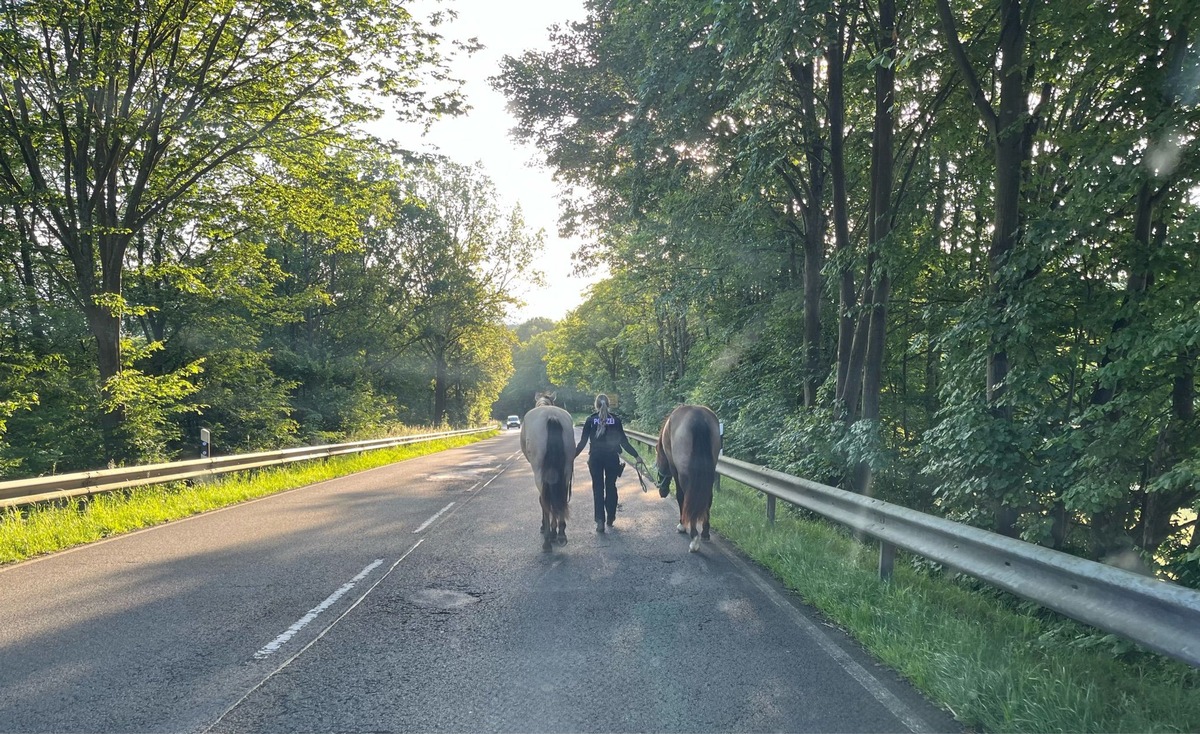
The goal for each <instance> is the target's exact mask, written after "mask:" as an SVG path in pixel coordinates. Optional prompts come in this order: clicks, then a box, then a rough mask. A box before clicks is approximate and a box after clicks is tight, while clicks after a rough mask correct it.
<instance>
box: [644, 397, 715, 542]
mask: <svg viewBox="0 0 1200 734" xmlns="http://www.w3.org/2000/svg"><path fill="white" fill-rule="evenodd" d="M720 453H721V425H720V423H719V422H718V421H717V415H716V413H713V412H712V411H711V410H709V409H708V408H706V407H704V406H703V405H681V406H679V407H678V408H676V409H675V410H673V411H671V415H669V416H667V420H666V422H665V423H663V427H662V430H661V431H659V434H658V445H657V446H656V447H655V449H654V463H655V466H656V467H657V468H658V473H659V475H660V476H668V475H669V477H670V478H671V479H673V480H675V498H676V500H678V502H679V526H678V528H677V529H678V530H679V532H681V533H688V534H690V535H691V537H692V542H691V543H690V544H689V545H688V550H689V551H691V552H693V553H695V552H696V551H697V550H699V549H700V539H701V538H703V539H704V540H708V538H709V535H708V515H709V511H710V510H711V509H712V499H713V483H714V482H715V481H716V479H717V457H718V456H719V455H720ZM664 496H666V495H665V490H664ZM698 527H699V528H700V534H699V537H697V532H696V530H697V528H698Z"/></svg>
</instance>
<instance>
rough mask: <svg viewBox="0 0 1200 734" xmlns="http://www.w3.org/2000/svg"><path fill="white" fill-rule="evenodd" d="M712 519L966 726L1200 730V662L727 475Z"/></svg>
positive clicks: (1021, 729)
mask: <svg viewBox="0 0 1200 734" xmlns="http://www.w3.org/2000/svg"><path fill="white" fill-rule="evenodd" d="M712 514H713V527H714V528H715V529H717V530H718V531H719V532H720V533H721V535H722V536H724V537H725V538H727V539H728V540H730V541H731V542H733V543H734V544H735V545H736V546H737V547H738V548H740V549H741V550H742V552H743V553H745V554H746V555H748V556H749V557H751V558H753V559H754V560H755V561H757V562H758V563H759V564H761V565H762V566H764V567H766V568H768V569H770V570H771V572H773V573H774V574H775V575H776V577H778V578H779V579H780V580H781V582H782V583H784V584H785V585H786V586H787V587H788V588H789V589H791V590H792V591H794V592H796V593H797V594H799V595H800V597H801V598H803V600H804V601H805V602H806V603H808V604H810V605H812V606H814V607H816V608H817V609H819V610H821V612H822V613H824V614H825V615H826V616H827V617H828V618H829V619H830V620H831V621H832V622H834V623H836V624H837V625H839V626H841V627H842V628H843V629H845V630H846V631H847V632H849V633H850V634H851V635H852V636H853V637H855V638H856V639H857V640H858V641H859V642H860V643H861V644H862V645H863V646H864V647H865V648H866V649H868V650H869V651H870V652H871V653H872V654H873V655H875V656H876V657H877V658H878V659H879V660H881V661H883V662H884V663H886V664H887V665H888V666H890V667H892V668H893V669H894V670H896V671H897V672H899V673H900V674H901V675H903V676H904V677H905V678H907V679H908V680H909V681H910V682H911V683H912V684H913V685H914V686H916V687H917V688H918V689H919V690H921V691H922V692H924V693H925V694H926V696H928V697H929V698H930V699H931V700H933V701H935V702H938V703H940V704H942V705H943V706H945V707H946V708H947V709H949V710H950V711H951V712H952V713H953V714H954V716H955V717H956V718H957V719H958V720H959V721H960V722H962V723H963V725H964V726H966V727H968V728H972V729H980V730H984V731H988V732H1197V731H1200V670H1197V669H1194V668H1191V667H1189V666H1187V665H1185V664H1183V663H1177V662H1175V661H1173V660H1170V659H1168V658H1165V657H1163V656H1160V655H1156V654H1153V653H1150V652H1145V651H1142V650H1139V649H1136V648H1135V647H1134V646H1132V645H1130V644H1128V643H1126V642H1124V641H1121V640H1119V639H1117V638H1115V637H1113V636H1107V635H1103V634H1100V633H1097V632H1096V631H1095V630H1092V629H1091V628H1087V627H1085V626H1083V625H1079V624H1077V623H1075V622H1073V621H1071V620H1069V619H1066V618H1064V617H1062V616H1060V615H1057V614H1054V613H1053V612H1049V611H1047V610H1044V609H1042V608H1040V607H1037V606H1035V605H1033V604H1028V603H1025V602H1022V601H1020V600H1017V599H1016V598H1015V597H1012V596H1010V595H1008V594H1006V593H1003V592H998V591H995V590H991V589H989V588H987V587H983V586H982V585H981V584H978V583H976V582H973V581H971V580H964V579H959V578H956V577H953V576H950V575H945V574H939V573H929V572H927V571H925V570H921V569H918V568H914V567H913V564H911V563H904V560H906V559H905V558H904V557H903V556H899V557H898V558H897V563H896V570H895V574H894V576H893V579H892V581H891V582H889V583H883V582H881V581H880V580H879V577H878V567H877V564H878V550H877V546H875V545H873V544H872V545H866V544H863V543H861V542H859V541H857V540H855V539H854V538H853V537H851V535H850V534H849V533H848V532H846V531H845V530H844V529H841V528H838V527H834V526H831V525H830V524H827V523H824V522H820V521H815V520H807V519H805V518H804V517H803V516H802V513H798V512H794V511H792V510H791V509H790V508H788V510H785V509H784V506H783V505H781V506H780V508H779V511H778V513H777V518H776V522H775V524H774V525H771V524H770V523H769V522H768V521H767V519H766V502H765V498H764V497H763V495H761V494H760V493H758V492H755V491H753V490H751V489H749V488H746V487H744V486H741V485H739V484H737V483H736V482H733V481H731V480H729V479H728V478H727V477H723V478H722V479H721V489H720V491H718V493H717V496H716V500H715V503H714V507H713V513H712Z"/></svg>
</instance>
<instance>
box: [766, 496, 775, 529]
mask: <svg viewBox="0 0 1200 734" xmlns="http://www.w3.org/2000/svg"><path fill="white" fill-rule="evenodd" d="M767 519H768V520H770V521H771V524H772V525H774V524H775V495H773V494H769V495H767Z"/></svg>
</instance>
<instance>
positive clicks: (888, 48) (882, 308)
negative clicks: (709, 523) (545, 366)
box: [854, 0, 896, 494]
mask: <svg viewBox="0 0 1200 734" xmlns="http://www.w3.org/2000/svg"><path fill="white" fill-rule="evenodd" d="M895 33H896V5H895V2H894V0H881V2H880V3H879V37H878V39H877V41H876V43H877V46H876V48H877V50H878V51H879V52H880V53H882V54H883V56H884V59H885V60H884V61H883V62H881V63H878V64H876V65H875V127H874V130H873V131H872V135H871V200H870V205H869V206H868V212H869V213H868V216H869V217H870V221H869V222H868V224H869V227H868V232H869V237H870V243H869V246H870V252H871V259H872V260H873V261H874V267H873V268H872V270H873V271H876V270H877V272H872V273H871V277H872V278H875V281H874V284H873V287H872V288H871V289H870V294H871V298H870V300H867V301H865V302H864V305H865V306H867V308H868V314H867V318H866V319H865V326H866V328H867V333H866V339H865V342H866V345H865V354H864V361H863V377H862V412H861V414H860V418H861V419H862V420H866V421H872V422H875V423H876V424H877V423H878V421H879V416H880V396H881V394H882V391H883V358H884V347H885V346H886V344H887V304H888V298H889V297H890V295H891V277H890V276H889V275H888V273H887V270H886V269H885V267H884V265H883V260H882V258H880V257H879V251H880V249H881V248H882V247H884V244H885V242H886V240H887V238H888V236H889V235H890V234H891V230H892V184H893V179H894V171H895V155H894V148H895V143H894V136H893V127H894V124H895V122H894V118H893V114H892V109H893V106H894V98H895V87H896V72H895V68H894V66H893V62H894V60H895V56H896V36H895ZM859 323H860V324H862V323H863V322H862V321H860V322H859ZM855 341H858V339H857V337H856V338H855ZM854 475H855V476H854V489H855V490H856V491H859V492H862V493H864V494H869V493H870V491H871V467H870V465H869V464H868V463H867V462H865V461H864V462H860V463H859V465H858V467H857V468H856V470H855V472H854Z"/></svg>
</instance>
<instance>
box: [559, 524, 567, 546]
mask: <svg viewBox="0 0 1200 734" xmlns="http://www.w3.org/2000/svg"><path fill="white" fill-rule="evenodd" d="M558 544H559V545H566V544H567V521H566V520H565V519H563V518H561V517H560V518H559V519H558Z"/></svg>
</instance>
